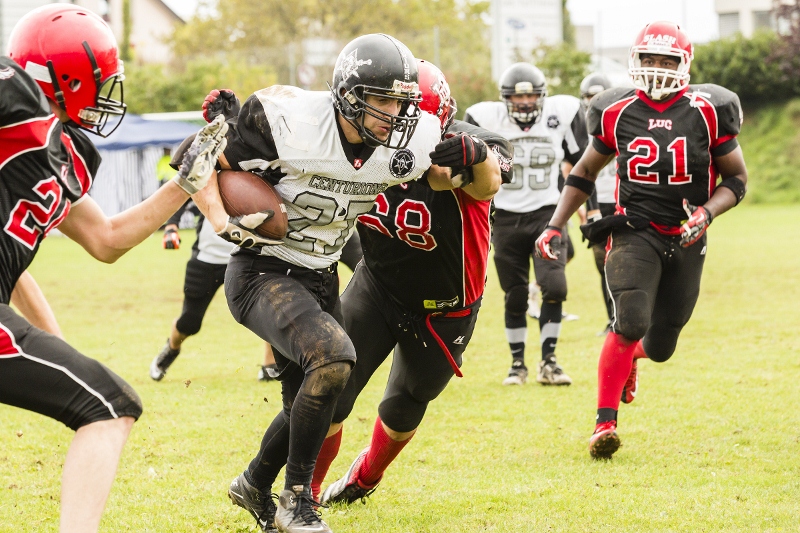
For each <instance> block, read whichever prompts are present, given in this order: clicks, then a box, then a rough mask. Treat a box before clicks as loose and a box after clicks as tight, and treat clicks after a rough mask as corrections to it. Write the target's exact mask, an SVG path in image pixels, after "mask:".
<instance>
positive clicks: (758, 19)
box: [753, 11, 775, 30]
mask: <svg viewBox="0 0 800 533" xmlns="http://www.w3.org/2000/svg"><path fill="white" fill-rule="evenodd" d="M774 28H775V21H774V19H773V17H772V12H771V11H753V29H754V30H763V29H774Z"/></svg>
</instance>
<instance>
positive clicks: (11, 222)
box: [0, 57, 100, 303]
mask: <svg viewBox="0 0 800 533" xmlns="http://www.w3.org/2000/svg"><path fill="white" fill-rule="evenodd" d="M99 166H100V155H99V154H98V153H97V150H96V149H95V148H94V145H92V143H91V141H89V139H88V138H87V137H86V135H84V134H83V133H82V132H81V131H80V130H79V128H78V127H77V126H71V125H70V123H67V124H64V125H63V126H62V124H61V122H60V121H59V120H58V118H56V116H55V115H53V113H52V112H51V111H50V105H49V104H48V102H47V99H46V98H45V96H44V94H43V93H42V91H41V90H40V89H39V86H38V85H37V84H36V82H35V81H33V79H31V77H30V76H29V75H28V74H27V73H25V71H24V70H22V68H20V67H19V66H18V65H17V64H16V63H15V62H14V61H12V60H11V59H8V58H6V57H0V223H2V225H3V231H2V232H0V303H8V302H9V300H10V298H11V291H12V290H13V289H14V286H15V285H16V283H17V279H19V276H20V275H21V274H22V272H24V271H25V269H26V268H28V265H29V264H30V263H31V261H33V257H34V256H35V255H36V251H37V249H38V247H39V243H40V242H41V241H42V239H43V238H44V237H45V236H46V235H47V232H49V231H50V230H51V229H53V228H54V227H56V226H57V225H58V224H60V223H61V221H63V220H64V218H66V216H67V214H68V213H69V209H70V206H71V204H72V203H75V202H77V201H79V200H80V198H82V197H83V195H84V194H86V192H87V191H88V190H89V187H90V186H91V184H92V180H93V179H94V175H95V172H96V171H97V168H98V167H99Z"/></svg>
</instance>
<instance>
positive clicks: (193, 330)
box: [175, 310, 205, 337]
mask: <svg viewBox="0 0 800 533" xmlns="http://www.w3.org/2000/svg"><path fill="white" fill-rule="evenodd" d="M204 311H205V310H204ZM204 315H205V313H192V312H186V311H185V310H184V312H183V313H182V314H181V316H180V317H178V320H177V321H176V322H175V328H176V329H177V330H178V332H179V333H182V334H183V335H186V336H187V337H190V336H192V335H196V334H197V333H198V332H199V331H200V326H202V324H203V316H204Z"/></svg>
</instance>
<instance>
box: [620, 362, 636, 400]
mask: <svg viewBox="0 0 800 533" xmlns="http://www.w3.org/2000/svg"><path fill="white" fill-rule="evenodd" d="M636 362H637V361H636V359H634V360H633V366H631V373H630V374H628V381H626V382H625V386H624V387H623V388H622V398H620V400H621V401H622V403H631V402H632V401H633V400H635V399H636V390H637V389H638V388H639V369H638V365H637V364H636Z"/></svg>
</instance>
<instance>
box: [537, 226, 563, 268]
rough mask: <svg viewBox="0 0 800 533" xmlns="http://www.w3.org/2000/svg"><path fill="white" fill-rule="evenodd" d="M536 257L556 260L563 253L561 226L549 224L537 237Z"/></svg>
mask: <svg viewBox="0 0 800 533" xmlns="http://www.w3.org/2000/svg"><path fill="white" fill-rule="evenodd" d="M534 250H535V253H536V257H541V258H544V259H547V260H549V261H555V260H556V259H558V256H559V255H561V228H557V227H556V226H547V227H546V228H545V229H544V231H543V232H542V234H541V235H539V238H538V239H536V246H535V247H534Z"/></svg>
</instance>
